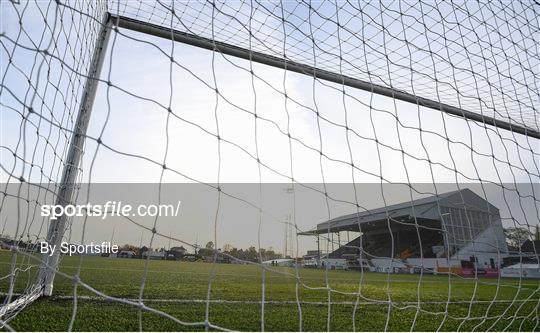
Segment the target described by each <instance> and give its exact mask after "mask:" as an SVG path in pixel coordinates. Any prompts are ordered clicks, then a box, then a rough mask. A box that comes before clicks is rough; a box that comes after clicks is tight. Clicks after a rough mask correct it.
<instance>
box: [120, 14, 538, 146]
mask: <svg viewBox="0 0 540 333" xmlns="http://www.w3.org/2000/svg"><path fill="white" fill-rule="evenodd" d="M110 19H111V20H112V21H113V23H114V24H115V25H116V24H118V27H120V28H125V29H129V30H133V31H138V32H141V33H144V34H149V35H153V36H156V37H161V38H165V39H168V40H170V39H171V37H172V38H173V39H174V40H175V41H177V42H181V43H185V44H189V45H192V46H197V47H200V48H203V49H207V50H212V51H218V52H220V53H223V54H226V55H230V56H235V57H238V58H242V59H246V60H252V61H254V62H258V63H261V64H264V65H268V66H273V67H277V68H281V69H286V70H289V71H292V72H296V73H300V74H305V75H308V76H310V77H316V78H318V79H321V80H326V81H330V82H334V83H338V84H343V85H346V86H349V87H353V88H357V89H361V90H365V91H369V92H373V93H374V94H378V95H383V96H387V97H391V98H394V99H397V100H401V101H405V102H409V103H413V104H418V105H420V106H423V107H427V108H430V109H435V110H438V111H442V112H445V113H448V114H451V115H454V116H458V117H462V118H465V119H470V120H474V121H478V122H481V123H484V124H486V125H490V126H495V127H498V128H502V129H506V130H509V131H512V132H515V133H519V134H523V135H527V136H529V137H533V138H536V139H540V132H539V131H536V130H534V129H531V128H527V127H524V126H520V125H517V124H511V123H509V122H506V121H502V120H499V119H496V118H493V117H488V116H485V115H481V114H479V113H476V112H471V111H467V110H464V109H460V108H457V107H455V106H451V105H448V104H444V103H440V102H437V101H434V100H431V99H427V98H423V97H420V96H415V95H413V94H410V93H407V92H404V91H399V90H396V89H393V88H389V87H385V86H381V85H377V84H373V83H371V82H367V81H362V80H358V79H355V78H352V77H350V76H345V75H341V74H337V73H334V72H330V71H326V70H322V69H319V68H315V67H312V66H308V65H305V64H301V63H298V62H294V61H291V60H288V59H284V58H280V57H276V56H272V55H268V54H265V53H261V52H256V51H252V50H248V49H245V48H241V47H238V46H235V45H231V44H227V43H223V42H218V41H215V40H212V39H209V38H205V37H201V36H197V35H193V34H190V33H187V32H183V31H178V30H173V31H172V32H171V29H170V28H167V27H164V26H160V25H156V24H152V23H148V22H143V21H139V20H136V19H132V18H129V17H124V16H115V15H112V14H111V16H110Z"/></svg>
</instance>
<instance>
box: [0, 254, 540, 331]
mask: <svg viewBox="0 0 540 333" xmlns="http://www.w3.org/2000/svg"><path fill="white" fill-rule="evenodd" d="M9 260H10V254H9V253H6V252H1V253H0V263H1V266H0V269H1V272H2V275H5V274H6V273H7V272H9ZM78 262H79V258H77V257H65V258H63V260H62V264H61V271H62V272H64V273H66V274H68V275H72V274H74V272H75V271H76V268H77V266H78ZM144 263H145V262H144V261H143V260H138V259H109V258H101V257H84V258H83V261H82V270H81V274H80V279H81V280H82V281H83V282H84V283H86V284H88V285H90V286H92V287H93V288H95V289H97V290H98V291H100V292H102V293H104V294H106V295H109V296H114V297H119V298H127V299H136V298H137V297H138V295H139V292H140V287H141V281H142V280H143V274H144ZM213 268H214V269H215V272H214V278H213V279H212V288H211V299H212V300H226V301H228V302H227V303H220V302H215V303H210V306H209V321H210V322H211V323H212V324H214V325H217V326H219V327H224V328H228V329H233V330H252V331H256V330H260V329H261V317H262V315H261V304H260V301H261V299H262V276H263V272H262V269H261V268H260V267H258V266H253V265H231V264H217V265H215V266H213V265H212V264H207V263H199V262H197V263H188V262H172V261H150V262H149V266H148V276H147V282H146V286H145V289H144V295H143V297H144V298H145V299H147V300H146V301H145V305H146V306H148V307H150V308H152V309H156V310H159V311H162V312H164V313H167V314H169V315H170V316H172V317H174V318H176V319H178V320H180V321H183V322H204V319H205V312H206V303H205V302H204V300H206V298H207V291H208V282H209V279H210V277H211V276H212V269H213ZM272 269H274V270H276V272H272V271H268V270H266V272H265V279H266V282H265V293H264V297H265V300H266V301H268V303H265V305H264V328H265V330H268V331H289V330H290V331H296V330H299V325H300V318H299V310H298V305H297V303H296V296H295V295H296V279H295V277H294V276H295V270H294V269H291V268H272ZM34 274H35V271H34V272H25V273H21V274H19V276H18V277H17V285H16V289H19V290H22V289H24V287H25V286H26V284H27V282H28V281H29V280H30V281H31V280H32V278H33V276H32V275H34ZM299 274H300V279H299V281H301V284H300V285H299V287H298V297H299V299H300V301H301V313H302V319H301V324H302V329H303V330H309V331H325V330H327V325H329V328H330V330H333V331H350V330H352V329H353V320H354V322H355V324H356V329H357V330H363V331H371V330H384V329H385V328H387V329H388V330H393V331H409V330H410V329H411V327H412V326H413V321H414V327H413V329H414V330H417V331H432V330H436V329H438V328H439V327H441V329H442V330H457V329H460V330H466V331H467V330H472V329H474V328H475V327H476V330H480V331H483V330H487V329H488V328H491V329H492V330H503V329H508V330H528V331H534V330H538V318H537V316H538V302H539V296H540V292H539V285H540V282H539V281H537V280H536V281H535V280H524V281H522V282H521V284H520V283H519V281H518V280H514V279H501V280H500V281H499V283H498V281H497V279H479V280H476V281H475V280H473V279H464V278H460V277H452V278H451V279H450V280H449V279H448V277H447V276H433V275H424V276H423V278H422V279H421V280H420V276H419V275H404V274H392V275H388V274H379V273H364V274H363V277H362V279H363V280H362V283H361V288H360V293H361V297H360V298H359V305H358V307H357V309H356V315H355V316H353V313H354V308H355V306H354V303H355V302H356V300H357V297H356V296H355V295H354V294H355V293H357V292H358V291H359V289H358V288H359V285H360V284H359V281H360V278H361V274H360V272H345V271H329V272H328V273H326V272H325V271H323V270H314V269H300V270H299ZM497 285H498V287H497ZM0 286H1V288H2V290H3V291H5V290H6V289H7V280H6V279H3V280H2V281H0ZM326 287H330V288H331V290H332V291H331V292H330V293H329V292H328V289H327V288H326ZM449 289H450V300H451V301H452V302H453V303H450V305H448V306H446V304H445V302H446V300H447V299H448V295H449ZM475 290H476V291H475ZM73 292H74V283H73V281H72V280H71V279H67V278H65V277H61V276H57V278H56V281H55V289H54V294H55V297H51V298H41V299H39V300H38V301H36V302H34V303H33V304H31V305H30V306H28V307H27V308H25V309H24V310H23V311H21V312H20V313H19V314H18V315H17V316H16V317H15V319H14V320H13V321H11V322H10V325H11V326H12V327H13V328H14V329H16V330H34V331H35V330H37V331H57V330H61V331H64V330H67V329H68V325H69V322H70V319H71V316H72V314H73V309H74V302H73V299H72V298H69V297H67V298H66V296H72V295H73ZM77 294H78V295H79V296H95V294H94V293H93V292H91V291H89V290H87V289H86V288H84V287H83V286H80V285H79V286H78V288H77ZM473 295H474V301H473V302H472V306H471V299H472V298H473ZM62 296H63V297H62ZM329 296H330V298H331V301H332V302H335V303H333V304H332V305H331V307H330V309H329V308H328V305H327V302H328V297H329ZM513 298H516V299H517V300H524V299H527V298H529V301H527V302H523V301H517V302H515V303H514V304H513V305H511V304H510V303H509V302H504V301H509V300H512V299H513ZM171 299H173V300H182V302H178V301H176V302H170V301H164V300H171ZM388 299H391V300H392V301H393V302H392V305H391V306H390V307H389V306H388V304H386V303H383V302H386V301H387V300H388ZM418 299H420V302H421V303H422V304H421V306H420V307H418V306H417V305H416V304H413V303H410V302H417V301H418ZM191 300H199V301H196V302H193V301H191ZM492 300H496V301H497V302H495V303H493V304H492V305H491V307H490V306H489V305H490V302H491V301H492ZM476 301H480V302H476ZM429 302H435V303H429ZM437 302H442V303H437ZM445 313H446V314H445ZM328 318H330V320H328ZM415 318H416V320H415ZM141 319H142V320H141V322H142V325H143V327H142V328H143V329H144V330H150V331H170V330H176V331H178V330H182V331H185V330H204V326H200V325H199V326H184V325H182V324H179V323H177V322H175V321H173V320H171V319H168V318H165V317H163V316H160V315H158V314H154V313H151V312H148V311H143V312H142V317H141ZM492 325H494V326H493V327H491V326H492ZM73 329H74V330H80V331H134V330H138V329H139V309H138V308H137V307H135V306H133V305H128V304H121V303H118V302H110V301H106V300H98V299H88V298H81V299H79V300H78V302H77V311H76V317H75V321H74V326H73Z"/></svg>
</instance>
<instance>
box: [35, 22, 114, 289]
mask: <svg viewBox="0 0 540 333" xmlns="http://www.w3.org/2000/svg"><path fill="white" fill-rule="evenodd" d="M111 27H112V21H111V18H110V15H109V13H105V15H104V17H103V23H102V25H101V30H100V31H99V34H98V35H97V40H96V43H95V49H94V54H93V56H92V60H91V65H90V69H89V71H88V74H87V76H86V83H85V85H84V88H83V89H84V90H83V94H82V100H81V103H80V108H79V111H78V112H77V118H76V121H75V125H74V127H73V134H72V137H71V141H70V143H69V148H68V153H67V160H66V162H65V166H64V170H63V171H62V178H61V180H60V186H59V189H58V194H57V202H56V204H57V205H61V206H65V205H68V204H71V203H72V197H73V193H74V190H75V188H76V187H77V186H78V185H77V175H78V174H79V168H80V163H81V159H82V155H83V153H84V145H85V140H86V130H87V128H88V123H89V121H90V115H91V114H92V107H93V105H94V100H95V99H96V91H97V87H98V84H99V82H100V80H99V77H100V73H101V69H102V67H103V62H104V61H105V54H106V52H107V44H108V42H109V36H110V34H111ZM67 219H68V217H67V216H66V215H61V216H60V217H58V218H57V219H54V220H51V223H50V225H49V230H48V232H47V238H46V239H47V242H48V243H49V244H52V245H53V246H55V247H56V248H60V245H61V243H62V241H63V239H64V232H65V230H66V223H67V221H66V220H67ZM59 258H60V252H59V251H57V252H55V253H54V254H53V255H52V256H50V255H49V254H44V255H43V259H42V261H43V263H42V267H41V269H40V277H39V278H38V280H39V281H40V283H41V284H42V285H43V295H44V296H51V295H52V292H53V282H54V276H55V273H56V270H57V269H58V262H59ZM41 281H42V282H41Z"/></svg>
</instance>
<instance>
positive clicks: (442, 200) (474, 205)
mask: <svg viewBox="0 0 540 333" xmlns="http://www.w3.org/2000/svg"><path fill="white" fill-rule="evenodd" d="M437 204H438V205H439V206H446V207H458V208H463V207H464V206H465V207H467V209H472V210H480V211H487V210H489V211H490V212H493V213H497V214H498V209H497V207H495V206H493V205H491V204H490V203H489V202H487V201H486V200H484V199H483V198H481V197H480V196H478V195H477V194H476V193H474V192H473V191H471V190H470V189H468V188H465V189H462V190H457V191H452V192H447V193H442V194H438V195H433V196H429V197H425V198H421V199H416V200H412V201H405V202H402V203H398V204H394V205H389V206H386V207H380V208H376V209H370V210H367V211H363V212H359V213H353V214H348V215H343V216H340V217H337V218H334V219H331V220H329V221H326V222H323V223H319V224H317V228H316V229H315V230H311V231H306V232H301V233H299V235H314V234H320V233H325V232H328V231H329V230H330V231H338V230H346V229H347V228H348V227H349V228H350V227H353V226H357V225H358V223H369V222H376V221H381V220H384V221H386V220H387V218H394V219H397V218H399V217H409V216H415V217H417V218H426V219H436V220H439V219H440V214H439V210H438V207H437ZM484 207H487V208H484Z"/></svg>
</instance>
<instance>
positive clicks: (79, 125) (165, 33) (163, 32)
mask: <svg viewBox="0 0 540 333" xmlns="http://www.w3.org/2000/svg"><path fill="white" fill-rule="evenodd" d="M115 26H117V27H119V28H125V29H130V30H133V31H137V32H141V33H144V34H149V35H153V36H156V37H161V38H165V39H171V38H172V39H173V40H174V41H175V42H180V43H186V44H189V45H193V46H196V47H201V48H204V49H208V50H211V51H214V52H220V53H222V54H226V55H231V56H234V57H239V58H242V59H246V60H251V61H254V62H258V63H261V64H264V65H268V66H272V67H277V68H280V69H285V70H288V71H293V72H297V73H300V74H304V75H307V76H310V77H315V78H317V79H322V80H326V81H330V82H334V83H338V84H343V85H346V86H349V87H352V88H357V89H361V90H365V91H369V92H372V93H374V94H380V95H383V96H387V97H391V98H394V99H398V100H402V101H404V102H409V103H413V104H416V105H420V106H424V107H427V108H431V109H434V110H437V111H441V112H445V113H448V114H451V115H454V116H458V117H463V118H465V119H469V120H474V121H478V122H481V123H483V124H486V125H490V126H495V127H498V128H501V129H505V130H509V131H512V132H515V133H519V134H523V135H526V136H529V137H532V138H536V139H540V132H538V131H535V130H534V129H530V128H527V127H523V126H519V125H515V124H512V123H509V122H506V121H502V120H499V119H495V118H493V117H489V116H485V115H482V114H478V113H475V112H471V111H467V110H463V109H460V108H456V107H454V106H451V105H447V104H444V103H441V102H437V101H433V100H430V99H427V98H424V97H421V96H415V95H412V94H410V93H407V92H403V91H398V90H395V89H393V88H390V87H384V86H380V85H376V84H373V83H370V82H365V81H362V80H358V79H355V78H352V77H348V76H345V75H342V74H339V73H333V72H329V71H326V70H322V69H318V68H314V67H312V66H309V65H306V64H300V63H297V62H294V61H289V60H286V59H284V58H278V57H275V56H271V55H268V54H264V53H260V52H256V51H252V50H249V49H244V48H241V47H238V46H234V45H231V44H227V43H223V42H219V41H216V40H211V39H208V38H204V37H201V36H196V35H192V34H189V33H186V32H181V31H177V30H171V29H170V28H167V27H164V26H159V25H155V24H152V23H149V22H144V21H139V20H136V19H133V18H128V17H124V16H116V15H114V14H111V13H106V14H105V15H104V19H103V23H102V30H101V31H100V33H99V35H98V40H97V43H96V46H95V53H94V56H93V58H92V66H91V67H90V72H89V73H88V77H87V83H86V85H85V87H84V93H83V96H82V101H81V107H80V109H79V111H78V113H77V121H76V124H75V126H74V129H75V131H74V133H73V137H72V139H71V143H70V146H69V153H68V155H67V161H66V166H65V168H64V171H63V175H62V180H61V183H60V188H59V193H58V202H57V204H59V205H65V204H68V203H70V202H71V200H70V198H71V197H72V194H73V190H74V186H76V185H75V184H76V182H75V181H76V179H77V174H78V169H79V163H80V160H81V155H82V153H83V148H82V147H83V146H84V140H85V136H86V129H87V127H88V122H89V120H90V114H91V111H92V105H93V102H94V100H95V94H96V90H97V85H98V83H99V79H96V78H99V74H100V73H101V68H102V67H103V61H104V57H105V53H106V50H107V43H108V40H109V35H110V32H111V29H112V28H113V27H115ZM65 226H66V217H65V216H61V217H60V218H59V219H57V220H54V221H53V222H52V223H51V225H50V227H49V232H48V236H47V239H48V241H49V243H50V244H53V245H56V246H57V247H59V246H60V243H61V242H62V239H63V236H64V235H63V231H64V230H65ZM317 243H318V242H317ZM58 259H59V254H58V253H57V254H56V255H54V256H52V257H50V256H48V255H45V256H44V263H43V268H42V270H43V271H44V274H43V281H44V282H43V286H44V291H43V294H44V295H45V296H51V295H52V290H53V281H54V274H55V271H56V269H57V267H58Z"/></svg>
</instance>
